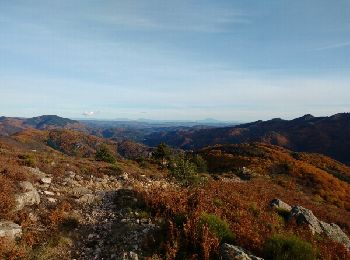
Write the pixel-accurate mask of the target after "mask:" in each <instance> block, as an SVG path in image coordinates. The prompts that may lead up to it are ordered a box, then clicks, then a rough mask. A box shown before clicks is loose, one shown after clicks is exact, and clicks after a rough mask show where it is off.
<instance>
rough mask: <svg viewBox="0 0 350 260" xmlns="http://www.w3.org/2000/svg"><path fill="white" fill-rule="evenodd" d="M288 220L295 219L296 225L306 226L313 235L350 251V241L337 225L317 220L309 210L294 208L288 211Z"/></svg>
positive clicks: (299, 207)
mask: <svg viewBox="0 0 350 260" xmlns="http://www.w3.org/2000/svg"><path fill="white" fill-rule="evenodd" d="M289 218H290V219H292V218H295V219H296V221H297V223H298V224H307V225H308V226H309V228H310V230H311V232H312V233H313V234H315V233H316V234H324V235H326V236H327V237H328V238H330V239H331V240H333V241H336V242H338V243H341V244H343V245H344V246H345V247H347V248H348V249H349V250H350V239H349V238H348V236H347V235H346V234H345V233H344V232H343V231H342V230H341V228H340V227H339V226H338V225H337V224H334V223H331V224H328V223H326V222H323V221H321V220H319V219H318V218H317V217H316V216H315V215H314V214H313V213H312V211H311V210H309V209H306V208H304V207H301V206H294V207H293V208H292V210H291V211H290V216H289Z"/></svg>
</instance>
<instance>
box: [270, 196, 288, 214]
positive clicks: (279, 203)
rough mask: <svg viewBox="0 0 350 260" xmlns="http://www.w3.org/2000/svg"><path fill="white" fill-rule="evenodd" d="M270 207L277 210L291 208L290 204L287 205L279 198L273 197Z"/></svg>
mask: <svg viewBox="0 0 350 260" xmlns="http://www.w3.org/2000/svg"><path fill="white" fill-rule="evenodd" d="M270 207H272V208H274V209H277V210H286V211H291V210H292V207H291V206H289V205H288V204H287V203H285V202H283V201H282V200H280V199H273V200H272V201H271V202H270Z"/></svg>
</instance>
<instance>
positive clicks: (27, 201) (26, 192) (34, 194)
mask: <svg viewBox="0 0 350 260" xmlns="http://www.w3.org/2000/svg"><path fill="white" fill-rule="evenodd" d="M19 186H20V188H21V190H22V192H21V193H17V194H16V195H15V201H16V207H15V209H16V210H21V209H23V208H24V207H25V206H31V205H34V204H36V205H38V204H39V203H40V195H39V193H38V191H37V190H36V189H35V188H34V186H33V185H32V184H31V183H30V182H28V181H22V182H20V183H19Z"/></svg>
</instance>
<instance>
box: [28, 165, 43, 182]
mask: <svg viewBox="0 0 350 260" xmlns="http://www.w3.org/2000/svg"><path fill="white" fill-rule="evenodd" d="M25 168H26V169H27V170H28V172H29V173H31V174H33V175H35V176H36V177H37V178H39V179H41V178H45V177H46V174H45V173H44V172H42V171H40V170H39V168H32V167H25Z"/></svg>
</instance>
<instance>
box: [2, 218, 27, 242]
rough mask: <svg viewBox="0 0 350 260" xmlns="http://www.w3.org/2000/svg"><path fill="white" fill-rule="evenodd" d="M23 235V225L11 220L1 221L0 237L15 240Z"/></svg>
mask: <svg viewBox="0 0 350 260" xmlns="http://www.w3.org/2000/svg"><path fill="white" fill-rule="evenodd" d="M21 236H22V228H21V226H19V225H17V224H16V223H13V222H11V221H1V222H0V237H4V238H8V239H12V240H15V239H16V238H20V237H21Z"/></svg>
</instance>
